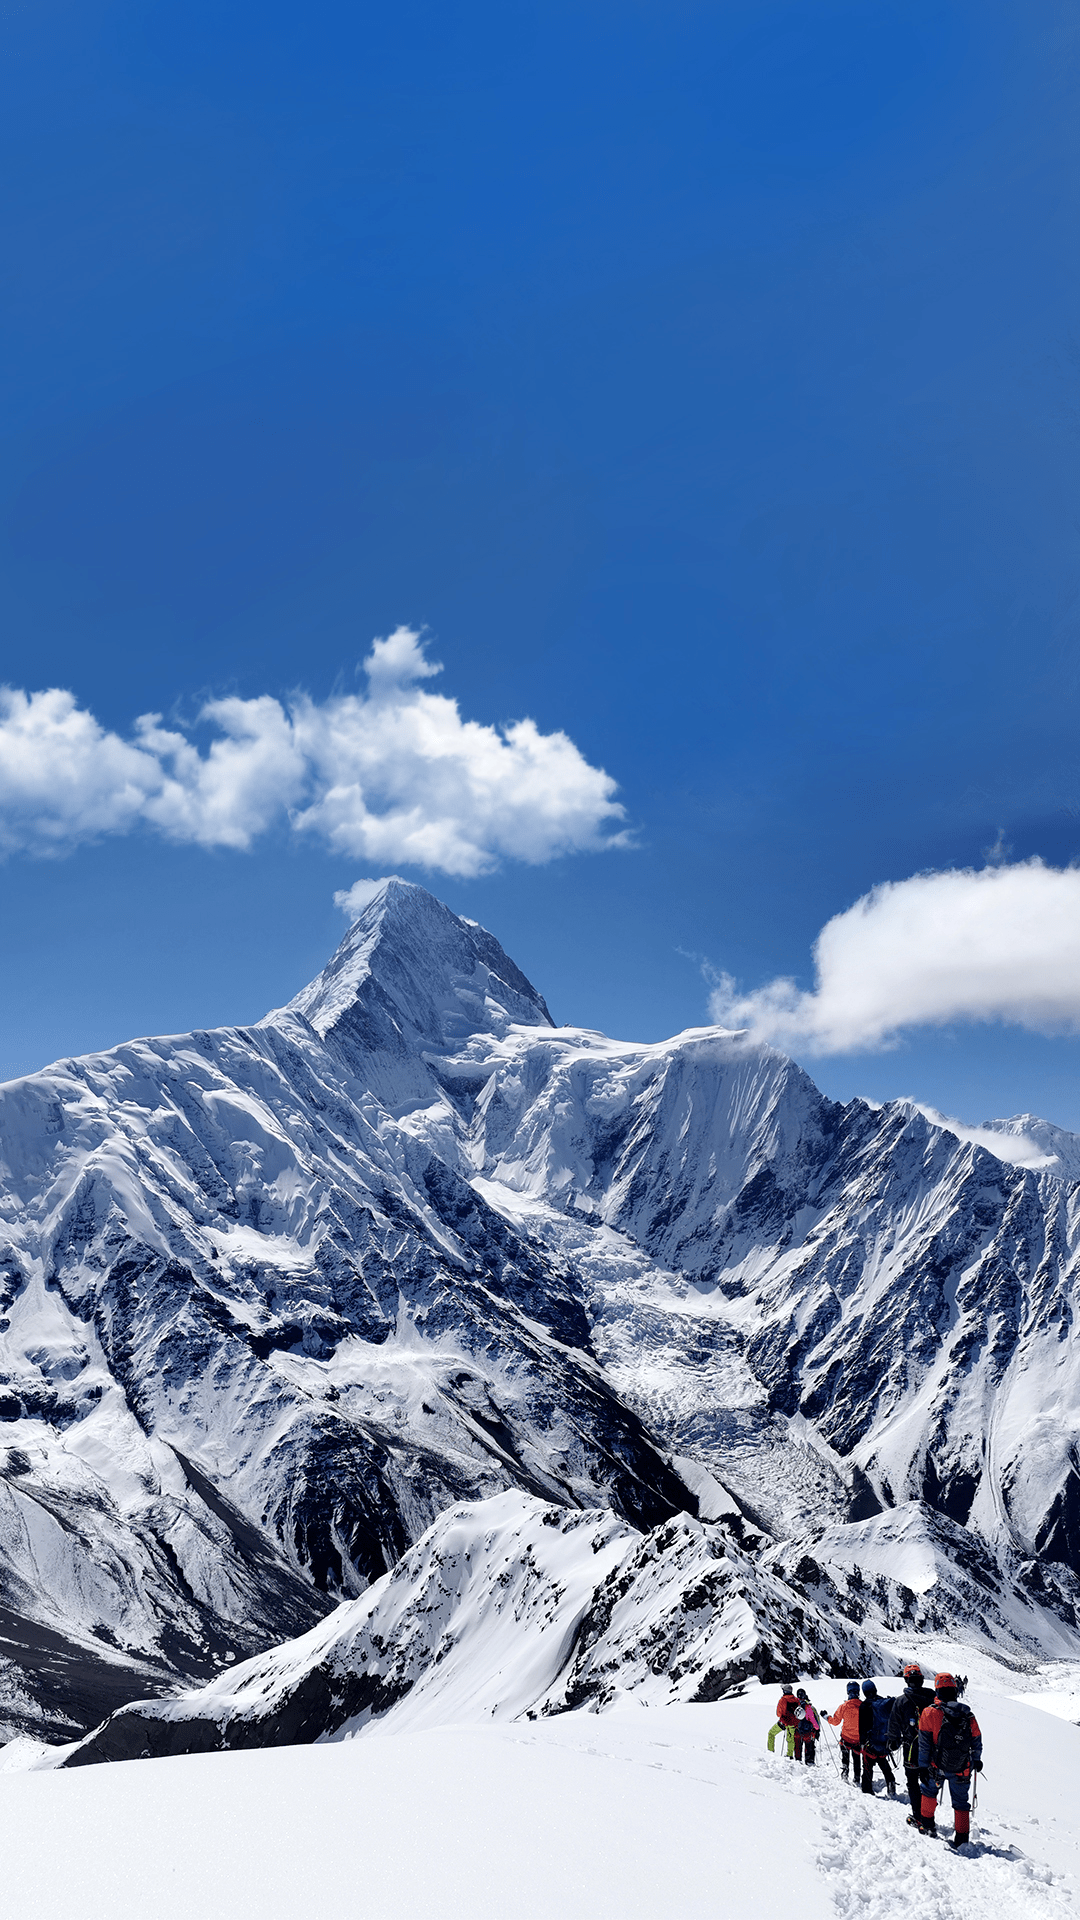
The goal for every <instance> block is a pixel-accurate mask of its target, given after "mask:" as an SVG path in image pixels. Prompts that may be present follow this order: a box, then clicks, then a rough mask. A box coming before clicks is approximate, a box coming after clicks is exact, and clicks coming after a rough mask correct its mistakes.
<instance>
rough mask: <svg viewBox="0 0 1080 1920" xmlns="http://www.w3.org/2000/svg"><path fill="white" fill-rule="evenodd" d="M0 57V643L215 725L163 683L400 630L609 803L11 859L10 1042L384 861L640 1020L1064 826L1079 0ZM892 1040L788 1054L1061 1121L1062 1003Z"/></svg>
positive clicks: (850, 1081)
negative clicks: (1037, 1015)
mask: <svg viewBox="0 0 1080 1920" xmlns="http://www.w3.org/2000/svg"><path fill="white" fill-rule="evenodd" d="M0 46H2V49H3V58H2V60H0V73H2V75H3V79H2V82H0V85H2V90H3V103H2V106H3V111H2V115H0V124H2V126H3V136H2V137H3V141H4V145H5V147H6V153H5V168H4V171H5V176H6V178H7V181H8V185H9V191H8V195H7V200H6V207H5V211H4V213H3V217H2V245H3V255H4V260H5V267H6V275H5V277H6V281H7V291H6V294H5V298H4V301H3V303H2V309H0V333H2V342H0V381H2V383H3V396H4V403H3V408H2V413H0V419H2V437H0V621H2V628H0V631H2V634H3V649H2V657H0V678H2V679H3V680H4V681H5V682H6V683H7V684H8V685H9V686H11V687H14V688H19V689H26V690H27V691H33V690H37V689H43V688H50V687H56V688H62V689H66V690H68V691H69V692H70V693H71V694H72V695H73V696H74V699H75V702H76V703H77V706H78V708H79V709H85V710H87V711H88V712H92V713H93V715H95V716H96V719H97V722H98V723H100V728H101V729H102V730H103V733H104V734H110V733H116V734H119V735H120V736H122V737H123V739H125V740H130V739H131V737H132V728H133V724H134V722H135V719H136V717H137V716H139V715H141V714H144V713H147V712H154V713H158V714H160V715H162V716H163V720H162V726H163V727H164V728H165V729H166V730H170V731H171V733H172V734H173V735H175V734H176V733H177V731H180V732H183V730H184V729H185V728H186V729H188V730H189V732H190V738H191V739H192V741H194V742H195V743H196V744H200V743H201V750H202V752H203V753H204V754H205V752H206V750H207V746H208V741H209V738H210V737H211V734H212V733H213V728H212V726H211V727H210V729H209V731H208V729H207V725H206V723H205V722H204V723H202V725H201V727H200V724H199V722H198V715H199V713H200V711H201V709H202V708H203V707H204V705H205V704H206V703H207V702H208V701H213V700H217V701H220V700H240V701H253V700H256V699H258V698H262V697H272V698H273V699H275V700H277V701H278V702H279V703H282V704H283V707H285V708H287V707H288V704H289V702H290V700H295V698H296V696H297V694H298V692H299V691H303V692H305V693H306V694H307V695H309V696H310V699H311V701H312V702H313V703H315V707H316V708H317V710H318V712H319V713H323V712H324V711H330V710H331V708H332V710H333V712H334V713H335V714H336V713H337V712H339V711H341V710H343V709H341V708H340V706H333V703H334V702H338V703H340V702H342V701H346V702H347V701H348V700H350V699H355V697H356V696H357V694H358V691H359V694H360V695H362V694H363V691H364V687H365V684H366V683H365V681H364V678H363V675H362V674H361V675H360V677H359V678H358V676H357V669H358V666H359V664H360V663H361V662H362V661H363V660H364V658H365V657H367V656H368V654H369V652H370V649H371V645H372V641H373V640H374V638H375V637H376V636H386V635H389V634H390V633H392V632H393V631H394V630H395V629H397V628H399V627H400V626H408V627H411V628H413V629H414V630H423V645H424V646H425V647H426V651H427V657H428V659H429V660H431V661H438V662H441V663H442V667H443V672H442V674H441V675H440V676H439V678H438V681H437V682H436V681H424V682H419V683H417V684H418V685H419V686H420V688H421V690H422V691H427V692H429V693H431V694H434V695H438V694H441V695H443V696H446V697H447V698H449V699H452V700H454V701H456V702H457V703H458V708H459V711H460V715H461V717H462V719H464V720H466V721H471V722H476V723H479V724H481V725H482V726H485V727H498V726H505V725H506V724H507V723H510V722H514V721H517V720H520V719H522V718H523V717H525V716H528V717H530V718H531V719H532V720H533V721H534V722H535V723H536V726H537V728H538V729H539V730H540V733H541V734H542V735H545V736H546V735H551V734H553V733H555V732H557V731H560V730H561V731H563V732H565V733H566V734H567V735H568V736H569V737H570V740H571V741H572V742H573V743H574V747H575V748H576V750H577V751H578V754H579V755H580V757H581V760H582V763H583V764H587V765H588V766H589V767H591V768H594V769H595V768H603V769H605V770H606V772H607V773H608V774H609V775H610V776H611V777H612V779H613V780H614V781H616V782H617V783H618V788H619V795H618V797H619V800H620V802H621V804H622V806H623V807H624V809H625V820H624V822H623V823H622V824H624V825H627V826H629V828H630V829H631V830H632V845H631V846H629V847H626V846H623V847H620V848H614V849H609V850H607V851H593V852H588V851H583V852H576V853H559V852H558V851H557V849H556V851H555V854H554V857H552V858H550V859H546V860H545V861H543V862H542V863H540V864H530V863H529V862H528V861H524V860H522V859H520V858H517V857H515V856H514V853H513V850H511V851H510V852H509V853H506V852H505V851H504V852H502V853H501V854H499V853H498V850H496V854H495V855H493V856H492V858H493V859H497V864H496V865H495V866H494V868H493V870H491V871H488V872H480V873H475V872H474V873H466V872H462V871H457V872H447V871H439V870H430V869H427V868H425V867H423V866H421V865H419V864H416V863H413V864H409V863H408V862H407V861H403V860H401V859H400V858H392V859H388V860H387V861H385V862H384V863H382V864H381V865H380V864H374V863H373V861H372V860H371V859H369V858H364V857H362V855H359V854H356V853H349V852H347V851H345V850H343V849H342V847H341V845H340V844H336V845H335V844H332V843H331V841H330V839H328V837H327V835H326V833H325V832H324V833H323V834H322V835H321V837H320V834H319V833H316V832H314V831H309V832H297V831H296V830H294V829H290V828H289V826H288V824H287V821H286V820H285V818H284V816H282V817H281V818H278V819H277V820H276V821H274V820H270V821H269V823H268V824H266V825H265V826H261V827H260V829H259V831H258V832H257V833H255V834H253V836H252V838H251V841H250V844H249V845H248V846H247V847H246V848H244V847H240V846H236V845H233V846H230V845H226V844H220V843H215V844H210V842H209V841H208V840H207V839H206V836H205V835H204V840H203V842H202V843H200V842H198V841H197V840H196V841H193V840H192V839H191V838H190V837H189V838H188V839H186V840H185V839H184V838H183V837H178V836H177V833H176V831H174V830H172V829H170V830H169V831H168V832H166V831H163V830H159V829H158V828H156V827H155V826H154V825H153V824H148V823H147V821H146V820H144V819H142V818H141V816H140V820H141V824H140V823H139V822H136V824H134V825H132V826H129V827H128V828H126V829H125V830H124V831H118V830H110V831H105V832H99V833H97V834H95V832H94V831H92V823H91V826H88V827H87V828H86V830H85V831H80V832H79V833H78V834H77V835H75V836H74V838H73V843H72V845H71V846H70V848H68V849H67V850H66V851H61V852H60V853H59V854H51V855H48V856H47V857H43V856H42V854H41V852H40V849H39V847H38V846H37V845H36V844H34V845H30V850H29V851H26V850H19V845H22V843H21V842H20V843H19V845H17V846H15V850H14V851H12V852H11V853H10V854H9V857H8V858H7V859H6V861H5V863H4V864H3V866H2V867H0V890H2V897H3V901H4V911H3V924H4V938H3V941H2V942H0V985H2V996H0V1007H2V1013H0V1073H3V1074H12V1073H16V1072H21V1071H27V1070H29V1069H31V1068H33V1067H35V1066H37V1065H39V1064H41V1063H43V1062H44V1061H45V1060H47V1059H50V1058H53V1057H55V1056H57V1055H59V1054H61V1053H64V1052H71V1051H81V1050H85V1049H87V1048H90V1047H95V1046H102V1045H107V1044H110V1043H111V1042H113V1041H115V1040H117V1039H119V1038H121V1037H123V1036H126V1035H128V1034H130V1033H133V1032H146V1031H176V1030H182V1029H185V1028H187V1027H190V1026H193V1025H213V1024H218V1023H221V1022H225V1021H232V1020H238V1021H245V1020H250V1019H253V1018H256V1017H258V1016H259V1015H261V1013H263V1012H264V1011H265V1010H266V1009H267V1008H268V1007H270V1006H271V1005H275V1004H278V1003H280V1002H281V1001H282V1000H283V999H285V998H287V997H289V995H290V994H291V993H292V992H293V991H295V990H296V988H297V987H298V986H299V985H300V984H301V983H302V982H303V981H304V980H306V979H307V978H308V977H309V976H310V975H311V974H312V973H314V972H315V971H316V970H317V969H318V967H319V966H320V965H321V964H322V962H323V961H324V959H325V958H326V956H327V954H328V952H329V951H330V949H331V948H332V947H333V945H334V944H335V943H336V941H337V939H338V937H339V935H340V932H341V930H342V928H343V925H344V922H343V921H342V918H341V915H340V913H339V911H338V910H337V908H336V907H335V906H334V904H333V895H334V893H335V891H339V890H342V889H347V888H348V887H349V886H350V885H351V884H352V882H353V881H354V880H355V879H357V878H358V877H360V876H362V875H366V874H370V873H372V872H379V871H385V870H398V871H401V872H403V873H406V874H407V875H408V876H409V877H410V878H414V879H420V880H424V881H425V882H426V883H427V884H429V885H431V886H432V887H433V889H434V891H436V892H437V893H439V894H440V895H441V896H442V897H443V898H445V899H447V900H448V901H449V902H450V904H451V905H452V906H454V907H455V908H456V909H458V910H459V911H463V912H465V913H468V914H471V915H473V916H474V917H476V918H480V919H482V920H484V921H485V923H486V924H488V925H489V926H491V927H492V928H493V930H494V931H495V932H496V933H497V934H498V935H499V937H500V938H501V939H502V940H503V942H504V944H505V945H506V946H507V947H508V948H509V950H510V951H511V952H512V953H513V954H514V956H515V958H516V959H517V960H518V961H519V962H520V964H521V965H523V966H524V967H525V969H526V970H527V971H528V972H529V973H530V974H531V975H532V976H533V977H534V978H535V980H536V981H537V983H538V984H539V985H540V986H541V987H542V989H543V990H544V992H545V993H546V994H547V996H548V999H549V1002H550V1003H551V1005H552V1008H553V1011H554V1013H555V1017H556V1018H557V1019H567V1020H573V1021H578V1022H581V1023H584V1024H588V1025H594V1026H598V1027H602V1028H604V1029H606V1030H607V1031H610V1032H615V1033H617V1034H620V1035H623V1036H627V1037H641V1038H657V1037H660V1036H662V1035H663V1034H665V1033H668V1032H672V1031H674V1030H676V1029H678V1028H680V1027H683V1026H685V1025H689V1024H697V1023H700V1022H701V1021H703V1020H705V1019H707V1018H708V1017H709V1014H708V992H709V987H708V983H707V981H706V980H705V979H704V978H703V975H702V970H701V963H702V962H706V963H708V966H709V967H710V968H711V969H712V970H714V972H716V971H723V972H727V973H729V974H731V975H733V976H735V978H736V979H737V981H738V982H739V983H740V991H741V992H743V993H744V995H745V994H752V993H753V992H754V990H755V989H757V988H760V987H761V986H762V985H763V984H764V983H767V982H769V981H772V980H773V979H774V978H775V977H776V976H792V977H793V978H794V979H795V981H796V982H797V984H798V986H799V987H801V988H804V989H805V988H808V987H810V986H811V985H812V981H813V964H812V958H811V951H812V946H813V942H814V939H815V937H816V935H817V934H818V932H819V930H820V929H821V928H822V927H823V926H824V925H825V923H826V922H828V921H829V920H830V919H831V918H832V917H833V916H836V915H838V914H842V913H843V912H844V911H845V910H846V909H848V908H850V907H851V906H852V903H853V902H855V901H856V900H857V899H859V898H860V896H862V895H864V894H865V893H866V892H867V890H868V889H870V888H872V887H874V886H877V885H879V884H880V883H882V882H887V881H903V880H906V879H907V878H908V877H909V876H912V875H914V874H917V873H920V872H922V871H924V870H927V869H932V870H935V871H939V870H947V869H950V868H954V867H959V868H967V867H975V868H980V867H982V865H983V864H984V862H985V861H986V859H987V850H988V849H990V848H995V847H996V848H997V854H996V855H995V858H997V859H998V860H999V861H1000V860H1002V859H1004V860H1005V861H1006V862H1007V863H1010V864H1016V863H1019V862H1023V861H1025V860H1029V859H1030V858H1032V857H1033V856H1036V855H1038V856H1040V857H1041V858H1042V859H1043V860H1044V861H1046V862H1048V863H1050V864H1051V865H1053V866H1055V867H1064V866H1067V865H1068V864H1069V863H1070V862H1072V861H1073V860H1075V859H1077V858H1078V857H1080V764H1078V752H1077V745H1076V741H1077V718H1078V713H1077V708H1078V706H1080V682H1078V671H1077V607H1078V596H1080V571H1078V565H1077V558H1078V555H1077V544H1078V533H1077V529H1078V524H1080V521H1078V508H1080V500H1078V488H1077V452H1078V428H1080V326H1078V318H1080V269H1078V265H1077V253H1076V247H1075V235H1076V231H1077V215H1078V212H1080V207H1078V204H1077V203H1078V198H1080V192H1078V189H1080V171H1078V153H1077V147H1078V142H1080V115H1078V113H1077V91H1078V89H1077V73H1076V55H1077V30H1076V24H1075V16H1074V15H1073V14H1072V11H1071V9H1069V8H1068V7H1066V6H1064V5H1056V4H1048V3H1046V0H1026V4H1024V5H1022V6H1021V5H1011V4H1000V3H999V0H982V3H981V4H979V5H974V4H970V5H969V4H950V3H949V0H933V3H932V4H931V3H929V0H926V3H925V4H924V0H903V3H902V4H886V3H884V0H883V3H881V4H879V3H878V0H856V3H854V4H825V3H824V0H798V3H797V4H794V5H791V4H788V5H772V4H769V0H748V3H747V4H741V3H739V0H732V3H731V4H725V3H724V0H711V4H707V5H705V4H700V5H699V4H691V3H689V0H687V3H685V4H683V3H681V0H663V4H651V3H650V4H645V3H642V0H639V3H638V4H628V3H627V0H619V4H617V5H616V4H599V3H597V0H574V4H573V5H563V4H558V0H549V3H547V4H545V5H543V6H539V5H536V4H532V5H524V4H515V3H514V0H500V3H499V4H498V5H483V4H459V5H455V4H448V3H447V0H440V4H438V5H435V4H427V3H426V0H425V3H423V4H420V3H418V0H402V3H400V4H398V5H397V6H395V7H393V8H380V9H375V8H372V7H369V6H367V5H364V4H355V3H354V4H351V5H349V6H345V5H341V4H326V3H325V0H309V4H308V5H307V6H305V7H304V8H303V9H299V8H296V7H295V6H288V7H286V6H282V5H277V4H267V0H263V3H262V4H260V5H259V6H258V7H255V6H251V5H235V4H229V0H215V5H213V6H209V5H205V4H198V3H196V4H189V5H188V6H185V7H184V8H182V9H179V8H176V7H173V6H165V5H156V4H148V3H147V0H140V4H139V5H134V4H111V5H102V4H99V0H79V4H78V5H77V6H69V5H57V4H52V3H51V0H38V4H37V5H36V6H35V7H33V8H23V7H16V6H8V7H6V8H4V9H2V10H0ZM327 703H331V707H327ZM506 773H507V778H509V779H511V780H512V779H513V777H514V767H513V766H512V765H511V764H510V763H509V762H507V768H506ZM613 824H614V825H618V824H619V823H612V822H610V821H609V822H608V823H607V828H605V829H604V831H607V830H608V828H610V827H611V826H612V825H613ZM587 837H588V836H587V835H586V834H584V833H582V835H579V840H580V842H581V844H585V842H586V840H587ZM594 838H600V839H602V838H603V832H601V829H600V828H599V827H598V828H597V831H596V835H595V836H594ZM13 844H14V843H13ZM27 844H30V843H27ZM553 844H554V843H553ZM541 850H542V849H541ZM710 977H712V976H710ZM1078 992H1080V987H1078ZM987 1004H990V1003H987ZM993 1004H994V1005H995V1006H996V1005H997V1003H996V1002H994V1003H993ZM976 1011H978V1009H976ZM1036 1024H1038V1022H1036ZM1043 1024H1046V1022H1043ZM1050 1024H1051V1025H1053V1024H1054V1022H1053V1021H1051V1022H1050ZM1057 1024H1059V1025H1060V1024H1061V1022H1060V1020H1059V1021H1058V1023H1057ZM891 1038H893V1039H894V1040H896V1044H894V1045H892V1046H891V1047H890V1048H888V1049H887V1050H885V1051H874V1050H871V1049H870V1048H869V1047H868V1048H864V1049H862V1050H860V1049H859V1047H858V1046H855V1047H854V1049H852V1047H851V1045H850V1042H848V1043H847V1045H848V1050H847V1051H846V1052H834V1053H827V1052H826V1053H822V1052H821V1051H820V1047H819V1048H818V1050H817V1051H816V1053H815V1052H814V1051H813V1049H810V1050H809V1051H805V1050H804V1051H805V1057H806V1058H807V1064H808V1065H809V1066H810V1070H811V1071H812V1072H813V1073H814V1075H815V1078H816V1079H817V1080H818V1081H819V1084H821V1085H823V1086H824V1087H825V1088H826V1089H827V1090H828V1091H830V1092H833V1093H835V1094H837V1095H842V1096H847V1095H848V1094H850V1093H852V1092H857V1091H858V1092H867V1093H870V1094H872V1095H875V1096H876V1097H885V1096H887V1095H889V1094H892V1093H898V1092H906V1093H912V1094H915V1095H916V1096H918V1097H919V1098H922V1099H925V1100H928V1101H932V1102H934V1103H935V1104H937V1105H939V1106H941V1107H943V1108H945V1109H946V1110H948V1111H951V1112H955V1113H960V1114H963V1115H964V1116H965V1117H967V1118H969V1119H978V1118H981V1117H983V1116H985V1115H989V1114H993V1113H1006V1112H1014V1111H1018V1110H1022V1109H1025V1108H1026V1109H1029V1110H1034V1111H1038V1112H1043V1113H1045V1114H1047V1115H1048V1116H1049V1117H1051V1118H1053V1119H1056V1120H1058V1121H1059V1122H1061V1123H1063V1124H1065V1125H1071V1126H1074V1127H1080V1076H1078V1068H1080V1043H1078V1042H1077V1040H1076V1039H1070V1038H1061V1037H1060V1036H1059V1037H1046V1036H1044V1035H1042V1034H1039V1033H1034V1032H1029V1031H1026V1030H1025V1029H1024V1028H1023V1027H1021V1026H1018V1025H1017V1024H1015V1023H1014V1022H1013V1023H1010V1022H1008V1021H1006V1022H1005V1023H1003V1022H1002V1020H1001V1018H1000V1017H996V1016H995V1017H992V1018H990V1019H985V1018H983V1019H977V1020H972V1019H966V1018H965V1017H963V1013H962V1012H961V1015H960V1017H958V1018H956V1019H952V1020H948V1021H945V1022H944V1024H935V1025H926V1024H925V1023H923V1024H920V1022H919V1021H918V1020H917V1019H913V1020H912V1022H911V1023H910V1024H909V1025H908V1026H906V1027H904V1029H903V1031H902V1032H901V1033H900V1034H899V1037H898V1038H897V1036H891ZM875 1044H876V1043H875ZM792 1045H793V1050H794V1051H796V1052H797V1053H798V1052H799V1051H800V1047H799V1041H798V1037H797V1036H796V1038H795V1040H794V1041H793V1042H792ZM800 1057H802V1056H800Z"/></svg>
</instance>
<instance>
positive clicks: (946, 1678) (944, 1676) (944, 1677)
mask: <svg viewBox="0 0 1080 1920" xmlns="http://www.w3.org/2000/svg"><path fill="white" fill-rule="evenodd" d="M955 1685H956V1681H955V1679H954V1678H953V1676H952V1674H951V1673H935V1675H934V1686H935V1687H936V1688H937V1690H938V1692H939V1693H940V1692H941V1689H942V1687H955Z"/></svg>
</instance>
